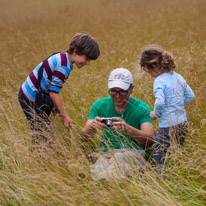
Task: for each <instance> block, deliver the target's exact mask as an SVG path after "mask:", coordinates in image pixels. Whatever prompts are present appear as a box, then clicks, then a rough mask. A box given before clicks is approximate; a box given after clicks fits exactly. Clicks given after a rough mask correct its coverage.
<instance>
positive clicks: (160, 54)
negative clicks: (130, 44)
mask: <svg viewBox="0 0 206 206" xmlns="http://www.w3.org/2000/svg"><path fill="white" fill-rule="evenodd" d="M139 63H140V66H141V68H142V69H143V70H145V71H147V72H148V71H149V70H152V69H153V68H154V67H153V66H157V67H158V68H159V69H160V70H162V72H169V71H170V72H173V70H174V69H175V67H176V64H175V60H174V57H173V55H172V54H171V53H170V52H169V51H166V50H165V49H163V48H162V47H161V46H158V45H150V46H147V47H145V48H144V49H143V51H142V53H141V57H140V62H139Z"/></svg>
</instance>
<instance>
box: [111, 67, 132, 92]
mask: <svg viewBox="0 0 206 206" xmlns="http://www.w3.org/2000/svg"><path fill="white" fill-rule="evenodd" d="M131 84H133V77H132V74H131V72H130V71H129V70H128V69H124V68H117V69H115V70H113V71H112V72H111V73H110V75H109V79H108V89H111V88H114V87H118V88H121V89H123V90H128V89H129V87H130V85H131Z"/></svg>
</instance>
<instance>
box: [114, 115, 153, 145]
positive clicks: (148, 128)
mask: <svg viewBox="0 0 206 206" xmlns="http://www.w3.org/2000/svg"><path fill="white" fill-rule="evenodd" d="M112 119H114V120H117V122H113V126H112V128H113V129H116V130H119V131H120V132H125V133H128V134H129V135H130V136H131V137H132V138H134V139H135V140H136V141H137V142H139V143H140V144H142V145H145V146H152V145H153V143H154V127H153V124H152V123H151V122H145V123H143V124H141V126H140V130H139V129H136V128H135V127H132V126H130V125H128V124H127V123H126V122H125V121H124V120H123V119H121V118H118V117H113V118H112Z"/></svg>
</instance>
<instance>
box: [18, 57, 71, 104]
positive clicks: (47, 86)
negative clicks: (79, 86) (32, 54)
mask: <svg viewBox="0 0 206 206" xmlns="http://www.w3.org/2000/svg"><path fill="white" fill-rule="evenodd" d="M42 64H43V62H41V63H40V64H39V65H37V67H36V68H35V69H34V70H33V71H32V72H31V73H30V74H29V76H28V77H27V79H26V81H25V82H24V83H23V84H22V85H21V87H20V91H21V93H22V95H23V97H24V99H25V100H26V101H28V102H29V101H31V102H34V101H35V98H36V91H37V90H38V88H37V79H38V71H39V69H40V67H41V65H42ZM72 69H73V66H72V64H71V62H70V59H69V55H68V53H57V54H54V55H52V56H51V57H49V58H48V59H47V60H46V61H45V65H44V68H43V75H42V79H41V84H40V86H41V89H42V90H43V91H45V92H50V91H52V92H55V93H59V92H60V91H61V88H62V86H63V84H64V82H65V81H66V80H67V79H68V77H69V74H70V71H71V70H72Z"/></svg>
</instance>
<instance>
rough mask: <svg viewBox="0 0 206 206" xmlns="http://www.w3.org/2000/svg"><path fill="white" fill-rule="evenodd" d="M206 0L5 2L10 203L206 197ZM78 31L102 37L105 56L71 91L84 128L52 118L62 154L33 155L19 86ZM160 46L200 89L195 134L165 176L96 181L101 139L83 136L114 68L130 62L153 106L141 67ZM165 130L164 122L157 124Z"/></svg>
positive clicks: (2, 32) (73, 110)
mask: <svg viewBox="0 0 206 206" xmlns="http://www.w3.org/2000/svg"><path fill="white" fill-rule="evenodd" d="M205 19H206V1H205V0H173V1H166V0H128V1H124V0H58V1H57V0H35V1H31V0H30V1H27V0H18V1H15V0H10V1H6V0H1V1H0V39H1V43H0V51H1V52H0V62H1V66H0V71H1V72H0V86H1V94H0V98H1V102H0V205H2V206H5V205H10V206H13V205H14V206H16V205H22V206H27V205H28V206H37V205H49V206H50V205H55V206H59V205H67V206H73V205H75V206H76V205H82V206H84V205H91V206H96V205H100V206H101V205H109V206H110V205H114V206H119V205H122V206H125V205H144V206H154V205H184V206H188V205H189V206H196V205H198V206H199V205H202V206H203V205H206V130H205V127H206V101H205V95H206V93H205V88H206V38H205V34H206V24H205ZM76 32H86V33H89V34H91V35H92V36H94V37H96V38H97V40H98V42H99V43H100V48H101V56H100V58H99V59H98V60H97V61H95V62H92V63H91V65H89V66H87V67H84V68H82V69H77V68H74V70H73V71H72V73H71V75H70V77H69V80H68V81H67V82H66V84H65V85H64V87H63V91H62V92H61V96H62V98H63V101H64V104H65V105H66V109H67V111H68V113H69V115H70V117H71V118H72V119H73V122H74V124H75V126H76V127H75V129H74V130H73V131H72V132H70V131H68V130H66V129H65V128H64V127H63V126H62V124H61V122H60V121H61V120H60V119H58V118H57V117H52V119H53V126H54V130H55V133H56V136H57V139H56V145H57V151H58V156H57V155H56V154H54V153H53V152H52V151H48V153H47V154H45V156H42V157H39V156H38V155H37V154H32V153H31V133H30V128H29V125H28V124H27V122H26V118H25V116H24V114H23V112H22V110H21V108H20V106H19V103H18V100H17V94H18V90H19V87H20V85H21V84H22V83H23V81H24V80H25V78H26V77H27V75H28V74H29V73H30V72H31V71H32V69H33V68H34V67H35V66H36V65H37V64H38V63H39V62H40V61H42V59H44V58H46V57H47V56H49V55H50V54H51V53H53V52H57V51H66V49H67V48H68V44H69V42H70V40H71V38H72V36H73V35H74V34H75V33H76ZM148 44H160V45H161V46H163V47H164V48H165V49H167V50H169V51H171V52H172V53H173V54H174V56H176V62H177V67H178V68H177V71H178V72H179V73H181V74H182V75H183V77H184V78H185V79H186V81H187V82H188V83H189V85H190V86H191V88H192V89H193V90H194V92H195V94H196V98H195V100H194V101H193V102H192V103H191V104H190V105H189V106H188V107H187V113H188V119H189V122H190V126H189V135H188V137H187V140H186V144H185V146H184V147H183V148H172V153H171V156H170V158H169V162H168V165H167V176H166V179H165V180H162V179H158V178H157V177H156V175H155V173H154V171H153V170H152V168H148V169H147V170H146V171H145V173H144V174H141V175H140V174H139V173H137V174H134V175H133V176H132V177H130V178H128V179H124V180H121V181H116V180H107V181H97V182H96V181H93V180H92V178H91V176H90V173H89V165H90V164H92V162H93V161H94V153H95V152H96V150H97V148H98V138H99V136H98V135H96V136H95V139H94V141H92V142H91V143H89V144H86V143H83V142H82V141H81V140H80V137H79V132H80V130H81V128H82V127H83V126H84V124H85V122H86V120H87V117H88V113H89V109H90V107H91V105H92V103H93V102H94V101H95V100H97V99H99V98H102V97H105V96H106V95H108V93H107V79H108V76H109V73H110V71H111V70H113V69H115V68H118V67H125V68H127V69H129V70H130V71H131V72H132V74H133V75H134V82H135V90H134V93H133V96H134V97H135V98H138V99H141V100H143V101H145V102H146V103H148V104H149V106H150V107H151V108H152V107H153V104H154V97H153V92H152V86H153V79H152V78H151V77H150V76H149V75H148V74H145V73H144V72H142V71H140V69H139V65H138V60H139V55H140V52H141V49H142V48H143V47H144V46H145V45H148ZM155 128H156V129H157V122H155Z"/></svg>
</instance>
